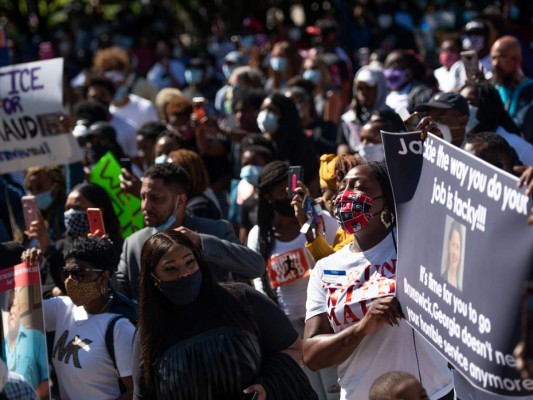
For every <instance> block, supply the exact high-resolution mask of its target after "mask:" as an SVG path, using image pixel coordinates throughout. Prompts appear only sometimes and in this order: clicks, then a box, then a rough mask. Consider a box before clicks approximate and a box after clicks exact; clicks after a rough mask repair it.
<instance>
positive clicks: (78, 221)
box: [63, 208, 89, 238]
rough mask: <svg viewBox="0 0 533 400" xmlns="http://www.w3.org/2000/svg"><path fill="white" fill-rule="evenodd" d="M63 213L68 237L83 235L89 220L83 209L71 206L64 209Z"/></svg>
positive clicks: (86, 230)
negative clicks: (68, 208) (79, 209)
mask: <svg viewBox="0 0 533 400" xmlns="http://www.w3.org/2000/svg"><path fill="white" fill-rule="evenodd" d="M63 215H64V221H65V227H66V228H67V234H68V235H69V236H70V237H72V238H77V237H80V236H85V235H86V234H87V233H88V232H89V220H88V219H87V213H86V212H85V211H77V210H74V209H73V208H71V209H70V210H68V211H65V213H64V214H63Z"/></svg>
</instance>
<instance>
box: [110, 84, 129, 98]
mask: <svg viewBox="0 0 533 400" xmlns="http://www.w3.org/2000/svg"><path fill="white" fill-rule="evenodd" d="M127 94H128V87H127V86H120V87H119V88H118V89H117V90H116V91H115V95H114V96H113V101H115V102H116V101H121V100H123V99H124V97H126V95H127Z"/></svg>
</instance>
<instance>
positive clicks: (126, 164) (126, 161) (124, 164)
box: [120, 157, 131, 174]
mask: <svg viewBox="0 0 533 400" xmlns="http://www.w3.org/2000/svg"><path fill="white" fill-rule="evenodd" d="M120 168H124V169H125V170H126V171H128V172H129V173H130V174H131V159H130V158H128V157H124V158H121V159H120Z"/></svg>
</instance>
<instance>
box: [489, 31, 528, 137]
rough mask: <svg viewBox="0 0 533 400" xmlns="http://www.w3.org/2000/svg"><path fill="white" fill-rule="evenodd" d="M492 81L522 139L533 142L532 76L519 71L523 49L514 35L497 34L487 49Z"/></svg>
mask: <svg viewBox="0 0 533 400" xmlns="http://www.w3.org/2000/svg"><path fill="white" fill-rule="evenodd" d="M490 59H491V63H492V67H493V73H494V77H493V80H494V84H495V86H496V89H498V92H499V93H500V97H501V99H502V101H503V104H504V105H505V109H506V110H507V112H508V113H509V115H510V116H511V118H512V119H513V120H514V122H515V123H516V124H517V125H518V127H519V128H520V130H521V131H522V133H523V134H524V137H525V139H526V140H527V141H528V142H530V143H533V79H529V78H527V77H526V76H525V75H524V72H523V71H522V50H521V48H520V43H519V42H518V40H517V39H516V38H514V37H513V36H503V37H501V38H499V39H498V40H497V41H496V42H494V45H493V46H492V48H491V50H490Z"/></svg>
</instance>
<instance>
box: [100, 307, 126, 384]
mask: <svg viewBox="0 0 533 400" xmlns="http://www.w3.org/2000/svg"><path fill="white" fill-rule="evenodd" d="M122 318H126V317H125V316H123V315H117V316H116V317H114V318H113V319H112V320H111V321H109V324H107V329H106V331H105V346H106V348H107V352H108V353H109V356H110V357H111V360H112V361H113V367H114V368H115V373H116V374H117V379H118V386H119V387H120V393H126V386H125V385H124V383H123V382H122V379H120V373H119V371H118V367H117V360H116V359H115V338H114V335H113V333H114V331H115V325H116V324H117V321H118V320H119V319H122Z"/></svg>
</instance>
